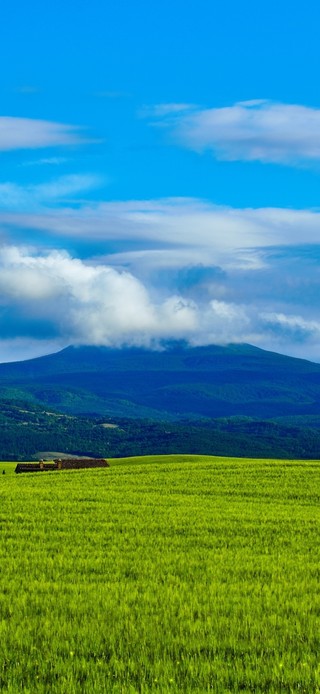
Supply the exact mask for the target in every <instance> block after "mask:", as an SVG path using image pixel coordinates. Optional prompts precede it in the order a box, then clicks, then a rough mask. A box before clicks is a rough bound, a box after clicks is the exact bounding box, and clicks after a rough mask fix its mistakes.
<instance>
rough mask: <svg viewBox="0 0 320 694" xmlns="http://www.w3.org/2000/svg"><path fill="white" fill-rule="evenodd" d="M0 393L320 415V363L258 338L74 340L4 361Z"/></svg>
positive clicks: (142, 406)
mask: <svg viewBox="0 0 320 694" xmlns="http://www.w3.org/2000/svg"><path fill="white" fill-rule="evenodd" d="M0 395H1V397H3V398H6V399H10V400H12V399H19V400H24V401H26V400H27V401H29V402H30V403H32V404H38V405H41V406H44V407H54V408H55V409H57V410H59V411H61V412H64V413H68V414H72V415H74V414H88V415H110V416H113V417H115V416H116V417H129V418H130V417H132V418H146V417H147V418H149V419H154V420H165V419H166V420H179V419H180V420H181V419H183V418H188V419H192V418H196V419H199V418H201V417H206V418H217V417H230V416H235V415H245V416H247V417H254V418H259V419H271V418H282V417H285V418H286V419H285V423H286V424H288V422H289V423H290V418H291V417H293V416H295V417H296V416H299V418H300V425H301V424H302V425H303V423H304V420H305V418H311V419H312V421H313V422H314V421H315V419H316V417H317V416H318V415H320V364H314V363H312V362H309V361H305V360H302V359H294V358H291V357H286V356H284V355H280V354H276V353H273V352H267V351H264V350H261V349H258V348H256V347H252V346H250V345H229V346H226V347H222V346H212V345H210V346H206V347H195V348H190V347H188V346H187V345H185V344H184V343H170V344H169V345H167V348H166V349H163V350H162V351H151V350H144V349H138V348H126V349H121V350H115V349H109V348H100V347H77V348H75V347H68V348H67V349H64V350H62V351H61V352H59V353H57V354H52V355H49V356H46V357H40V358H37V359H32V360H29V361H26V362H16V363H9V364H0Z"/></svg>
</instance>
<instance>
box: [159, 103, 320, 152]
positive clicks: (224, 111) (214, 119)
mask: <svg viewBox="0 0 320 694" xmlns="http://www.w3.org/2000/svg"><path fill="white" fill-rule="evenodd" d="M165 107H166V104H164V109H163V111H161V107H160V106H159V105H157V106H156V107H154V109H153V112H151V115H152V116H153V120H152V121H151V122H152V123H153V124H154V125H159V124H161V125H166V126H167V127H168V128H169V129H170V131H171V132H172V134H173V137H174V139H175V140H176V141H177V142H178V143H180V144H181V145H183V146H184V147H187V148H188V149H192V150H194V151H197V152H203V151H205V150H211V151H212V152H213V154H214V155H215V156H216V157H217V158H218V159H225V160H233V161H236V160H241V161H261V162H272V163H277V164H293V165H294V164H297V163H301V162H307V161H311V162H312V161H317V160H319V159H320V109H317V108H310V107H308V106H301V105H298V104H282V103H274V102H270V101H267V100H262V99H257V100H251V101H244V102H239V103H236V104H234V105H233V106H227V107H223V108H206V109H200V108H198V109H194V110H191V111H190V112H186V111H183V110H180V111H177V112H176V113H175V112H174V111H170V110H167V109H166V108H165Z"/></svg>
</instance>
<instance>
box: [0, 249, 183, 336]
mask: <svg viewBox="0 0 320 694" xmlns="http://www.w3.org/2000/svg"><path fill="white" fill-rule="evenodd" d="M0 295H1V301H0V304H1V306H2V307H4V306H5V307H6V308H10V307H11V308H12V309H14V310H16V309H17V306H18V307H20V309H23V311H22V312H23V316H24V320H25V318H26V317H29V318H30V319H32V320H33V321H35V320H37V319H38V321H40V320H44V319H45V320H46V321H49V322H51V323H52V324H53V325H54V326H55V328H56V330H59V331H60V333H61V336H63V337H64V339H65V340H66V342H72V343H74V344H95V345H117V344H123V343H125V342H128V343H133V344H150V342H151V341H152V340H157V339H160V338H161V337H171V336H176V337H180V336H186V335H188V334H190V333H191V332H192V331H194V330H195V329H196V328H197V311H196V306H195V305H194V303H193V302H190V301H187V300H185V299H183V298H182V297H180V296H170V297H168V298H167V299H166V300H165V301H158V302H155V301H152V300H151V298H150V296H149V293H148V291H147V289H146V288H145V287H144V285H143V284H142V283H141V282H140V281H139V280H138V279H137V278H136V277H134V276H133V275H132V274H131V273H128V272H121V271H117V270H115V269H114V268H111V267H108V266H98V267H95V266H91V265H89V264H85V263H83V262H82V261H81V260H79V259H75V258H71V257H70V256H69V255H68V254H67V253H63V252H58V251H53V252H50V253H48V254H46V255H39V254H33V253H31V252H30V251H28V250H27V249H23V248H21V247H20V248H19V247H12V246H11V247H5V248H3V249H2V251H1V254H0ZM61 307H63V310H61ZM18 330H19V325H17V331H18ZM34 330H35V334H36V333H37V325H36V323H35V328H34Z"/></svg>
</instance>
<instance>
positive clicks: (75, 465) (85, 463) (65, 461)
mask: <svg viewBox="0 0 320 694" xmlns="http://www.w3.org/2000/svg"><path fill="white" fill-rule="evenodd" d="M96 467H110V463H108V461H107V460H105V459H104V458H58V459H57V460H54V461H53V463H48V462H44V461H43V460H40V461H39V463H18V464H17V466H16V469H15V472H17V473H19V472H48V471H49V470H50V471H51V470H83V469H86V468H96Z"/></svg>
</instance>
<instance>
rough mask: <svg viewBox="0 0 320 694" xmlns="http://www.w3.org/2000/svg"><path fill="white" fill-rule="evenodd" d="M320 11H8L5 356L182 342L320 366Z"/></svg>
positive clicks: (140, 3) (0, 264)
mask: <svg viewBox="0 0 320 694" xmlns="http://www.w3.org/2000/svg"><path fill="white" fill-rule="evenodd" d="M319 20H320V7H319V6H318V4H316V3H315V2H307V3H305V4H304V5H303V6H302V5H301V3H299V4H298V3H292V2H290V3H289V1H288V0H286V1H285V2H284V1H281V0H280V2H277V3H276V2H274V1H273V0H272V1H271V2H268V3H265V4H262V3H257V2H253V0H252V1H251V0H250V1H249V0H243V2H241V3H239V2H236V0H229V2H226V3H224V4H222V3H212V2H211V0H210V1H209V0H198V1H197V2H195V0H192V1H189V2H187V1H186V0H184V2H182V1H181V0H175V2H173V3H172V2H170V3H169V2H168V0H164V1H163V2H161V3H150V2H146V1H145V0H135V2H131V1H130V0H129V1H128V0H127V1H126V2H117V3H105V2H101V1H100V2H98V1H97V0H92V1H91V2H90V3H88V2H84V1H83V0H80V1H79V0H78V1H77V2H73V1H72V2H71V1H70V0H68V2H64V3H62V2H61V1H60V0H58V1H57V2H55V3H54V4H52V5H51V6H48V7H45V6H44V4H43V3H40V2H36V1H35V0H30V2H29V3H28V4H26V3H24V2H22V1H21V0H20V1H19V2H15V1H14V0H13V1H12V2H11V3H10V6H9V4H8V3H6V6H5V7H4V8H2V22H1V26H0V52H1V55H2V70H1V75H0V86H1V92H0V93H1V105H2V108H1V113H0V158H1V164H2V165H1V174H0V361H6V360H11V359H23V358H28V357H31V356H36V355H40V354H44V353H48V352H50V351H55V350H57V349H60V348H62V347H64V346H65V345H67V344H88V343H89V344H96V345H115V346H119V347H121V346H122V345H127V344H139V345H145V346H157V345H158V344H159V343H160V342H161V340H163V339H170V338H174V339H179V338H183V339H186V340H188V341H189V342H190V344H208V343H229V342H250V343H252V344H255V345H258V346H260V347H263V348H267V349H272V350H275V351H280V352H284V353H287V354H292V355H296V356H300V357H305V358H309V359H314V360H316V361H320V340H319V338H320V309H319V289H320V273H319V260H320V209H319V207H320V206H319V193H320V93H319V90H318V67H319V58H320V44H319V40H318V27H319Z"/></svg>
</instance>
